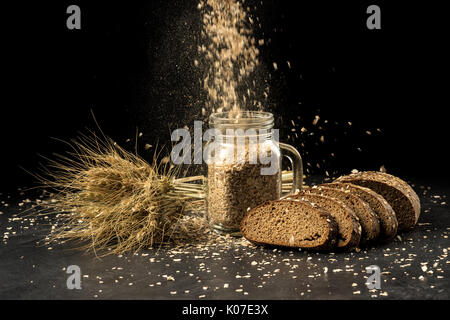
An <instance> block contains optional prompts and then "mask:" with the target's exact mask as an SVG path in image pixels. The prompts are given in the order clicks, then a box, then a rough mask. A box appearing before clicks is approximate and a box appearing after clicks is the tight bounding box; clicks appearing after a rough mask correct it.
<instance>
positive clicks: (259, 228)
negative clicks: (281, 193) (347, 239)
mask: <svg viewBox="0 0 450 320" xmlns="http://www.w3.org/2000/svg"><path fill="white" fill-rule="evenodd" d="M241 232H242V235H243V236H244V237H245V238H246V239H247V240H249V241H251V242H253V243H256V244H265V245H276V246H285V247H297V248H305V249H314V250H331V249H333V248H334V247H335V245H336V239H337V232H338V226H337V223H336V221H335V219H334V218H333V217H332V216H331V215H330V214H329V213H328V212H326V211H325V210H323V209H322V208H319V207H318V206H314V205H312V204H311V203H309V202H306V201H299V200H277V201H268V202H265V203H263V204H261V205H259V206H257V207H255V208H253V209H251V210H250V211H248V212H247V214H246V215H245V216H244V218H243V219H242V221H241Z"/></svg>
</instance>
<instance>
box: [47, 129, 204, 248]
mask: <svg viewBox="0 0 450 320" xmlns="http://www.w3.org/2000/svg"><path fill="white" fill-rule="evenodd" d="M69 144H70V146H71V147H72V151H71V152H69V153H68V154H66V155H57V157H56V159H55V160H50V159H48V162H49V163H48V165H47V166H46V167H45V168H44V173H43V174H42V175H39V176H38V178H39V180H40V181H41V182H42V183H43V186H44V187H45V188H46V189H47V190H48V189H50V190H51V191H52V197H51V200H50V201H48V202H46V208H45V210H46V212H47V213H48V212H50V213H55V214H57V217H58V221H57V225H58V227H56V228H54V229H53V231H52V235H51V238H52V239H72V240H78V241H81V242H83V243H84V244H83V246H82V247H83V248H85V249H91V250H94V251H96V252H97V251H102V252H103V253H104V254H121V253H124V252H126V251H130V250H139V249H141V248H144V247H151V246H153V245H156V244H165V243H173V242H176V243H189V242H192V241H194V240H201V239H202V236H206V235H207V234H208V232H209V230H208V227H207V221H206V217H205V216H204V212H203V210H202V209H203V208H204V206H205V205H204V191H203V187H202V186H203V184H202V182H203V177H201V176H198V177H181V178H180V177H179V176H178V175H179V174H180V171H181V170H180V169H179V168H178V167H174V166H172V165H171V164H170V163H169V161H158V156H159V154H157V153H155V155H154V158H153V162H152V163H151V164H150V163H148V162H146V161H145V160H144V159H142V158H141V157H139V156H137V155H135V154H133V153H130V152H128V151H126V150H124V149H123V148H121V147H120V146H118V145H117V144H116V143H114V142H113V141H112V140H111V139H109V138H104V139H99V138H98V137H96V136H95V135H93V134H92V135H90V136H86V135H83V136H81V137H80V138H78V139H77V140H74V141H72V142H71V143H69ZM195 182H197V183H195ZM198 182H200V183H198ZM103 253H102V254H103Z"/></svg>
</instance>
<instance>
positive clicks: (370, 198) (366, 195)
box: [323, 182, 398, 242]
mask: <svg viewBox="0 0 450 320" xmlns="http://www.w3.org/2000/svg"><path fill="white" fill-rule="evenodd" d="M323 186H327V187H329V188H340V189H345V190H349V191H350V192H352V193H354V194H356V195H359V196H360V197H361V198H362V199H363V200H365V201H366V202H367V203H368V204H369V205H370V206H371V207H372V209H373V210H374V212H375V214H376V215H377V216H378V218H379V220H380V235H379V237H378V241H379V242H388V241H391V240H392V239H393V238H394V237H395V236H396V235H397V230H398V221H397V217H396V216H395V212H394V209H392V207H391V205H390V204H389V203H388V202H387V201H386V199H384V198H383V197H382V196H381V195H379V194H378V193H376V192H375V191H373V190H371V189H369V188H365V187H362V186H359V185H357V184H352V183H344V182H333V183H326V184H323Z"/></svg>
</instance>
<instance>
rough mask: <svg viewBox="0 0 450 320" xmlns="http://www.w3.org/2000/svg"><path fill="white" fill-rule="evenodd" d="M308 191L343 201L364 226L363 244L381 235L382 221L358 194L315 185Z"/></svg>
mask: <svg viewBox="0 0 450 320" xmlns="http://www.w3.org/2000/svg"><path fill="white" fill-rule="evenodd" d="M305 191H306V192H311V193H316V194H321V195H324V196H328V197H331V198H334V199H337V200H340V201H342V202H343V203H344V204H345V205H347V206H348V207H349V208H350V209H352V210H353V212H354V213H355V214H356V216H357V217H358V218H359V223H360V224H361V227H362V235H361V241H360V245H361V244H365V243H367V242H373V241H374V240H376V239H377V238H378V236H379V235H380V221H379V220H378V218H377V216H376V215H375V212H373V210H372V208H370V206H369V205H368V204H367V203H366V202H365V201H363V200H361V198H359V197H358V196H357V195H354V194H352V193H351V192H350V191H349V190H342V189H337V188H328V187H326V186H314V187H312V188H308V189H306V190H305Z"/></svg>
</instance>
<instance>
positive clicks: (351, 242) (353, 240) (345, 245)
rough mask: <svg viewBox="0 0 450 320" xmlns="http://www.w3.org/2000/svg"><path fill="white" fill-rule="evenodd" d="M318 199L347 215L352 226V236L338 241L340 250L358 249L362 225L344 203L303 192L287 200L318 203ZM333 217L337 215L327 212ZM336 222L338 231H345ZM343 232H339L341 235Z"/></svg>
mask: <svg viewBox="0 0 450 320" xmlns="http://www.w3.org/2000/svg"><path fill="white" fill-rule="evenodd" d="M317 197H319V198H321V199H322V200H323V201H326V202H327V203H329V204H331V205H332V206H333V207H337V208H339V207H340V209H341V211H342V212H345V213H346V214H347V217H346V218H347V222H349V223H350V224H351V232H350V234H347V235H346V241H344V240H342V239H338V243H337V247H336V249H338V250H351V249H354V248H356V247H358V245H359V243H360V241H361V234H362V228H361V224H360V223H359V222H358V217H357V216H356V215H355V213H354V212H353V211H352V210H351V209H350V208H349V207H348V206H346V205H345V204H344V203H342V202H341V201H339V200H336V199H333V198H331V197H327V196H322V195H318V194H311V193H307V192H304V191H301V192H299V193H296V194H295V195H290V196H289V198H287V199H299V200H303V201H305V200H306V201H309V202H311V203H315V202H314V199H316V201H317ZM316 205H318V206H319V207H322V208H323V206H321V205H320V204H317V203H316ZM324 210H326V209H324ZM327 211H328V212H329V213H330V214H331V215H332V216H333V217H334V215H335V212H333V211H331V210H327ZM336 222H338V229H339V231H341V230H342V229H343V226H340V225H339V221H338V220H337V219H336ZM341 233H342V232H339V234H341Z"/></svg>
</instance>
